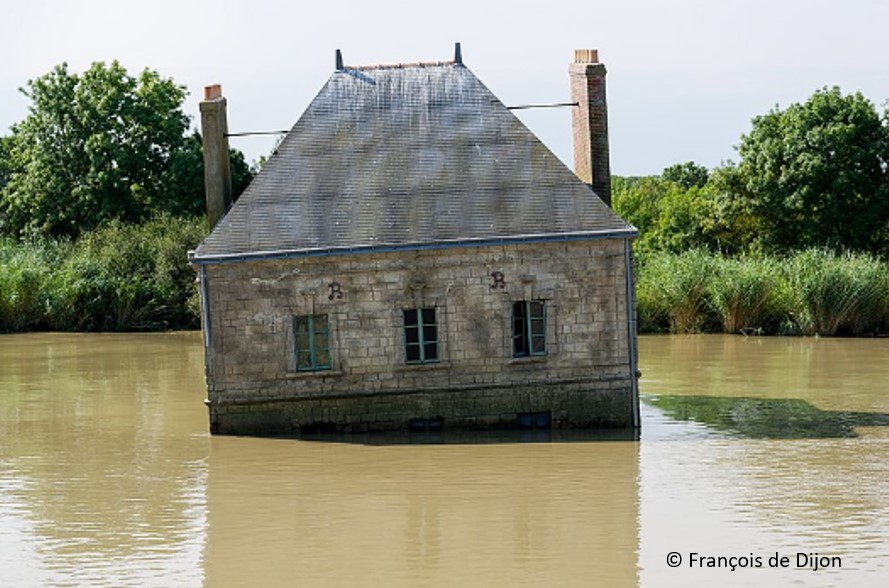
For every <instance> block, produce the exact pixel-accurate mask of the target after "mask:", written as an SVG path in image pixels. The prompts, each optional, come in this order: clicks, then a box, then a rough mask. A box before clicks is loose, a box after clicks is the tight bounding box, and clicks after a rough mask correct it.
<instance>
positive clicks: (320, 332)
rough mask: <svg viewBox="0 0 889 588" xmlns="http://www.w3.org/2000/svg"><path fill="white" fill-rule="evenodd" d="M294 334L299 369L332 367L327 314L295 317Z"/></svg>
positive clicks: (316, 369) (309, 369)
mask: <svg viewBox="0 0 889 588" xmlns="http://www.w3.org/2000/svg"><path fill="white" fill-rule="evenodd" d="M293 335H294V346H295V348H296V369H297V371H300V372H314V371H319V370H329V369H330V327H329V325H328V322H327V315H326V314H310V315H306V316H295V317H293Z"/></svg>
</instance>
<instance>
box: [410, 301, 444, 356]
mask: <svg viewBox="0 0 889 588" xmlns="http://www.w3.org/2000/svg"><path fill="white" fill-rule="evenodd" d="M404 351H405V354H404V357H405V361H406V362H407V363H435V362H437V361H438V325H437V324H436V322H435V309H434V308H411V309H409V310H405V311H404Z"/></svg>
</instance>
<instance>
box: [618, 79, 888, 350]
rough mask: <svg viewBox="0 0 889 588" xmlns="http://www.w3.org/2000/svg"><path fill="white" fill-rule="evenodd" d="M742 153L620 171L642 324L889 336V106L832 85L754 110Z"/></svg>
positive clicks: (645, 328) (665, 328) (649, 328)
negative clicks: (644, 172) (635, 173)
mask: <svg viewBox="0 0 889 588" xmlns="http://www.w3.org/2000/svg"><path fill="white" fill-rule="evenodd" d="M739 154H740V157H741V159H740V162H739V163H737V164H736V163H733V162H727V163H724V164H723V165H722V166H720V167H717V168H716V169H713V170H708V169H706V168H704V167H702V166H699V165H696V164H695V163H693V162H688V163H684V164H679V165H674V166H671V167H668V168H667V169H665V170H664V171H663V173H662V174H661V175H659V176H649V177H642V178H620V177H618V178H614V181H613V190H612V201H613V205H614V208H615V210H616V211H617V212H618V213H620V214H621V215H622V216H623V217H624V218H626V219H627V220H628V221H629V222H631V223H632V224H633V225H635V226H636V227H637V228H638V229H639V232H640V237H639V239H638V241H637V243H636V248H635V251H636V261H637V264H636V269H637V272H636V278H637V307H638V317H639V329H640V331H641V332H675V333H688V332H727V333H759V334H777V335H854V336H864V335H887V334H889V316H887V313H889V264H887V259H889V112H884V113H883V114H882V115H880V114H879V113H878V112H877V110H876V108H874V106H873V105H872V104H871V103H870V102H869V101H868V100H867V99H866V98H864V97H863V96H862V95H861V94H858V93H856V94H850V95H843V94H842V93H841V92H840V91H839V89H837V88H833V89H824V90H820V91H818V92H816V93H815V94H814V95H813V96H812V97H811V98H810V99H809V100H808V101H807V102H805V103H803V104H794V105H791V106H790V107H788V108H787V109H785V110H779V109H777V108H776V109H774V110H773V111H772V112H770V113H768V114H766V115H764V116H759V117H756V118H754V119H753V128H752V130H751V132H750V133H749V134H747V135H744V136H743V137H742V138H741V143H740V146H739Z"/></svg>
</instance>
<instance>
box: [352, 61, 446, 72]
mask: <svg viewBox="0 0 889 588" xmlns="http://www.w3.org/2000/svg"><path fill="white" fill-rule="evenodd" d="M445 65H461V66H462V65H463V64H462V63H460V62H458V61H454V60H450V61H414V62H411V63H379V64H375V65H347V66H345V67H343V71H349V70H352V71H356V70H357V71H367V70H372V69H406V68H409V67H441V66H445Z"/></svg>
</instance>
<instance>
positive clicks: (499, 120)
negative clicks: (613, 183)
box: [191, 62, 636, 263]
mask: <svg viewBox="0 0 889 588" xmlns="http://www.w3.org/2000/svg"><path fill="white" fill-rule="evenodd" d="M635 234H636V231H635V229H634V228H633V227H631V226H630V225H628V224H627V223H626V222H625V221H623V220H622V219H621V218H620V217H618V216H617V215H616V214H615V213H614V212H612V210H611V209H610V208H609V207H608V206H607V205H606V204H605V203H603V202H602V201H601V200H600V199H599V198H598V197H597V196H596V195H595V194H594V193H593V192H592V190H591V189H590V188H589V187H588V186H587V185H586V184H584V183H583V182H581V181H580V180H579V179H578V178H577V177H576V176H575V175H574V173H573V172H572V171H571V170H569V169H568V168H567V167H565V165H564V164H562V162H561V161H560V160H559V159H558V158H557V157H556V156H555V155H553V153H552V152H551V151H550V150H549V149H547V148H546V147H545V146H544V145H543V143H541V142H540V140H539V139H538V138H537V137H536V136H534V134H533V133H532V132H531V131H529V130H528V129H527V128H526V127H525V126H524V125H523V124H522V122H521V121H520V120H519V119H518V118H516V116H515V115H514V114H513V113H512V112H510V111H509V110H508V109H507V108H506V107H505V106H504V104H503V103H502V102H500V100H498V99H497V97H496V96H494V94H492V93H491V92H490V91H489V90H488V89H487V88H486V87H485V86H484V84H482V83H481V82H480V81H479V80H478V78H476V77H475V75H474V74H473V73H472V72H471V71H470V70H469V69H468V68H466V67H465V66H464V65H463V64H461V63H456V62H444V63H435V64H414V65H404V66H378V67H369V68H346V69H344V70H342V71H336V72H335V73H334V74H333V75H332V76H331V77H330V79H329V80H328V81H327V83H326V84H325V85H324V87H323V88H322V89H321V91H320V92H319V93H318V95H317V96H316V97H315V99H314V100H313V101H312V103H311V104H310V105H309V107H308V109H307V110H306V112H305V113H304V114H303V115H302V117H301V118H300V119H299V120H298V121H297V123H296V124H295V125H294V126H293V128H292V129H291V130H290V132H289V133H288V134H287V136H286V137H285V138H284V140H283V142H282V143H281V144H280V145H279V147H278V149H277V151H276V153H275V154H274V155H272V156H271V157H270V158H269V160H268V162H267V163H266V165H265V166H264V167H263V169H262V171H261V172H260V173H259V174H258V175H257V176H256V178H255V179H254V180H253V182H252V183H251V184H250V186H249V187H248V188H247V189H246V190H245V191H244V193H243V194H242V195H241V197H240V198H239V199H238V201H237V202H236V203H235V204H234V206H232V208H231V210H229V212H228V214H226V216H225V217H224V218H223V219H222V220H221V221H220V222H219V223H218V224H217V226H216V227H215V229H214V230H213V231H212V233H211V234H210V236H208V237H207V239H206V240H204V242H203V243H201V244H200V245H199V246H198V248H197V249H196V250H195V251H194V252H192V253H191V258H192V261H194V262H195V263H212V262H214V261H224V260H233V259H245V258H251V257H258V256H259V257H269V256H270V257H281V256H291V255H292V256H298V255H307V254H330V253H336V252H343V251H355V250H376V249H392V248H394V249H400V248H431V247H439V246H449V245H460V244H463V245H465V244H473V243H489V242H499V241H513V240H533V239H562V238H595V237H597V236H598V237H603V236H620V237H632V236H635Z"/></svg>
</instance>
